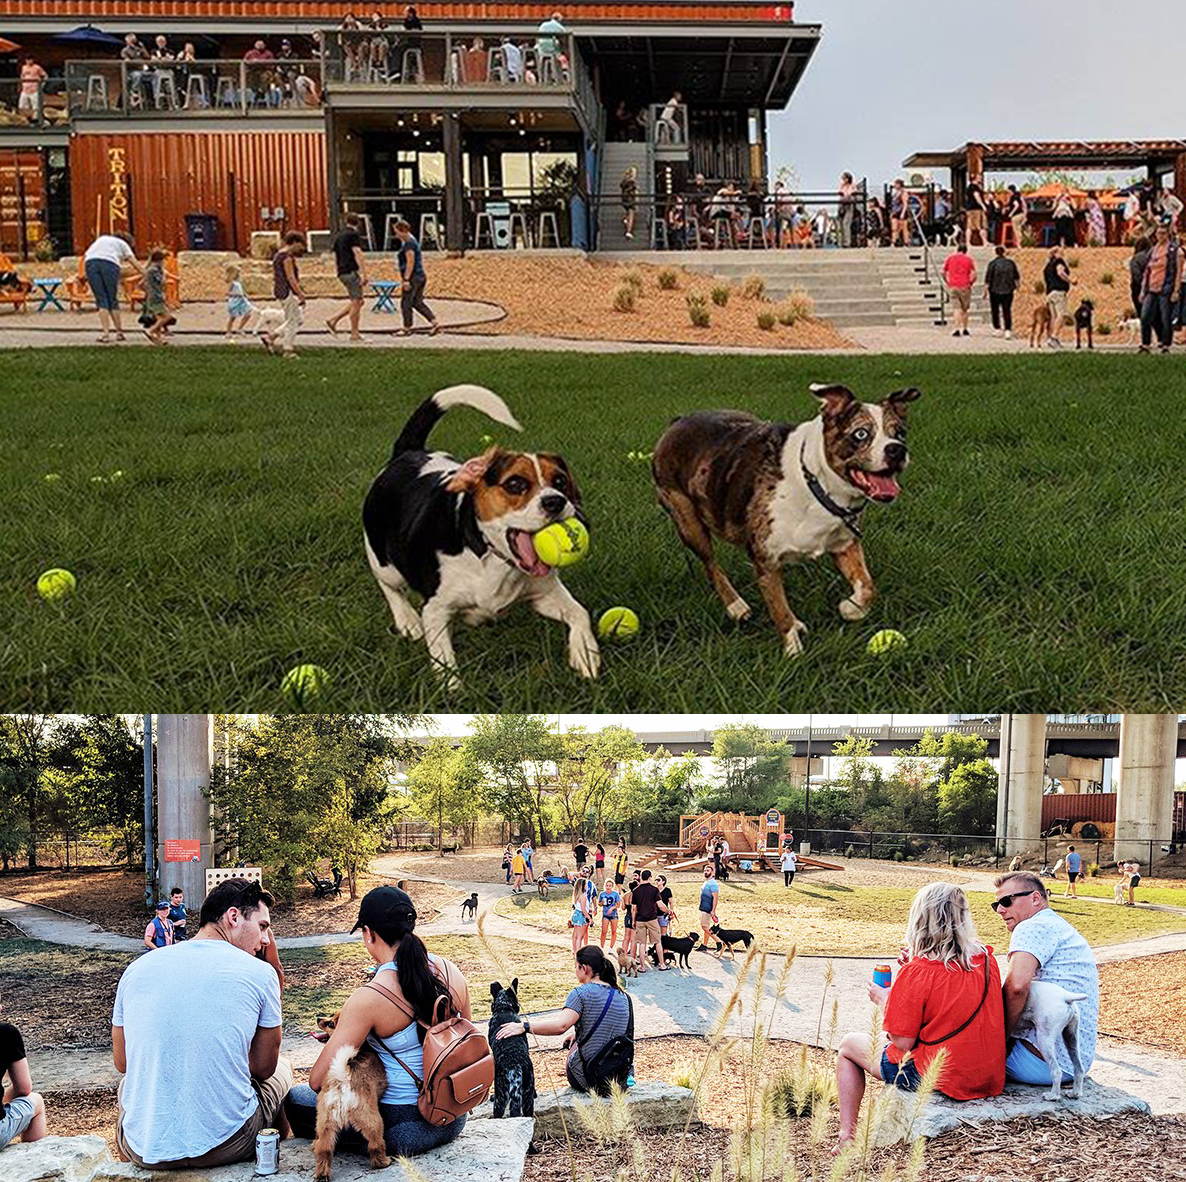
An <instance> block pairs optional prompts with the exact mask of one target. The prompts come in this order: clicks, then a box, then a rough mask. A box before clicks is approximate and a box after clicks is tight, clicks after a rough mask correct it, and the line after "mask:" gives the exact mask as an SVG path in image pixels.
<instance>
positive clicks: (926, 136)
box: [769, 0, 1186, 190]
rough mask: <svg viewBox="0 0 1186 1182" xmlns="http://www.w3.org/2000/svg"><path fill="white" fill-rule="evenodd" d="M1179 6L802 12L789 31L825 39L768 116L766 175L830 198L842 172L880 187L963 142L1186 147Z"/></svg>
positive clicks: (1019, 0)
mask: <svg viewBox="0 0 1186 1182" xmlns="http://www.w3.org/2000/svg"><path fill="white" fill-rule="evenodd" d="M1184 8H1186V6H1184V5H1183V3H1182V0H1126V2H1125V3H1123V4H1117V3H1115V2H1114V0H1075V2H1074V3H1062V4H1046V3H1041V2H1035V0H995V3H992V4H985V3H975V2H972V3H969V0H955V3H946V4H942V3H931V4H885V3H879V2H878V0H797V2H796V4H795V19H796V20H798V21H802V22H806V23H810V24H815V23H819V24H822V25H823V36H822V40H821V43H820V45H819V48H818V49H817V50H816V53H815V56H814V58H813V59H812V61H811V64H810V65H809V66H808V67H807V73H806V75H805V76H804V78H803V81H802V82H801V83H800V85H799V88H798V90H797V91H796V92H795V95H794V97H793V98H792V100H791V105H790V106H789V107H788V108H787V110H786V111H785V112H780V113H777V114H772V115H771V116H770V120H769V130H770V140H771V143H770V165H771V173H772V175H773V174H774V173H776V172H777V170H778V168H779V167H780V166H781V165H790V166H791V167H792V168H793V169H794V171H795V173H796V175H797V183H798V186H799V187H800V188H801V189H804V190H834V189H835V188H836V185H837V183H838V178H839V175H840V173H841V172H842V171H843V170H845V169H847V170H848V171H850V172H852V173H853V175H854V176H856V178H857V179H858V180H859V179H860V178H861V177H862V176H867V177H868V178H869V182H870V186H871V187H872V186H874V185H876V186H880V185H881V184H882V183H883V182H886V181H890V180H892V179H893V178H894V177H895V176H896V175H898V173H899V172H900V171H901V164H902V161H903V160H904V159H905V158H906V157H907V156H909V155H910V154H911V153H912V152H915V151H918V150H920V149H926V150H936V149H938V150H949V149H951V148H954V147H957V146H958V145H960V144H964V143H967V142H968V141H969V140H1034V139H1075V140H1084V139H1087V140H1102V139H1160V138H1167V139H1179V138H1186V116H1184V115H1183V112H1182V106H1181V103H1180V102H1178V101H1177V100H1178V99H1179V98H1180V96H1181V93H1182V90H1181V78H1182V76H1183V73H1184V72H1186V32H1184V31H1183V24H1182V16H1183V10H1184ZM947 175H948V174H947V173H946V171H944V172H942V173H940V174H939V175H937V176H936V178H935V179H936V180H943V179H946V177H947ZM1127 179H1128V178H1127V177H1117V178H1116V180H1117V181H1118V182H1122V181H1125V180H1127Z"/></svg>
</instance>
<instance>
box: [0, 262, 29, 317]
mask: <svg viewBox="0 0 1186 1182" xmlns="http://www.w3.org/2000/svg"><path fill="white" fill-rule="evenodd" d="M0 271H12V272H14V273H16V264H15V263H14V262H13V261H12V259H10V258H9V257H8V255H6V254H0ZM32 290H33V284H32V282H31V281H30V280H28V279H26V278H25V277H24V276H23V275H20V274H19V273H18V274H17V286H16V287H4V288H0V304H12V306H13V307H14V308H16V310H17V311H18V312H25V311H27V310H28V309H27V305H28V303H29V292H30V291H32Z"/></svg>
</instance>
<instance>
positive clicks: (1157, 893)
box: [1050, 874, 1186, 907]
mask: <svg viewBox="0 0 1186 1182" xmlns="http://www.w3.org/2000/svg"><path fill="white" fill-rule="evenodd" d="M1116 882H1117V878H1116V876H1115V875H1113V874H1104V875H1103V876H1102V877H1100V878H1088V879H1085V880H1084V879H1081V880H1080V881H1079V882H1077V883H1076V884H1075V886H1076V889H1077V890H1078V892H1079V894H1080V895H1090V896H1093V897H1094V898H1097V899H1111V898H1112V892H1113V890H1114V888H1115V886H1116ZM1050 889H1051V891H1052V892H1057V893H1058V894H1059V895H1061V894H1062V892H1063V891H1065V890H1066V889H1067V886H1066V883H1065V882H1063V883H1061V884H1059V883H1056V882H1052V883H1051V884H1050ZM1137 900H1138V901H1139V902H1141V903H1165V904H1168V905H1169V906H1170V907H1186V887H1146V886H1145V884H1144V883H1143V882H1142V883H1141V884H1140V886H1138V887H1137Z"/></svg>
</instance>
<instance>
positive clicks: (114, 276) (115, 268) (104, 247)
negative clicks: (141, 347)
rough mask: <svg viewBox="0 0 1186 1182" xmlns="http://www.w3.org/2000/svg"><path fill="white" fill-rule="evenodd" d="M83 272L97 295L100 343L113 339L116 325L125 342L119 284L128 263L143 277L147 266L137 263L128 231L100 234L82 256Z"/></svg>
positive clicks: (118, 337) (95, 295) (93, 293)
mask: <svg viewBox="0 0 1186 1182" xmlns="http://www.w3.org/2000/svg"><path fill="white" fill-rule="evenodd" d="M82 266H83V271H84V273H85V274H86V281H87V283H89V284H90V288H91V294H92V295H93V296H94V297H95V307H96V308H97V309H98V312H99V326H100V328H101V329H102V332H101V333H100V334H99V344H101V345H105V344H107V342H108V341H109V340H111V329H112V326H114V327H115V339H116V340H117V341H125V340H127V337H125V336H124V327H123V324H122V323H121V321H120V316H119V284H120V278H121V276H122V274H123V268H124V267H125V266H128V267H130V268H131V269H132V270H133V271H135V272H136V274H137V275H139V276H141V278H143V276H144V268H143V267H141V266H140V264H139V263H138V262H136V254H135V251H133V250H132V238H131V236H130V235H128V234H123V233H119V234H100V235H99V237H98V238H96V239H95V240H94V242H92V243H91V244H90V246H89V247H87V252H86V254H85V255H83V256H82Z"/></svg>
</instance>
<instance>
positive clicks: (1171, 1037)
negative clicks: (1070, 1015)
mask: <svg viewBox="0 0 1186 1182" xmlns="http://www.w3.org/2000/svg"><path fill="white" fill-rule="evenodd" d="M1183 1014H1186V952H1167V953H1165V954H1163V955H1161V956H1140V957H1137V958H1135V959H1133V960H1122V961H1117V962H1115V963H1114V964H1105V965H1101V966H1100V1015H1101V1018H1100V1033H1101V1034H1107V1035H1111V1036H1112V1037H1114V1038H1123V1039H1126V1040H1127V1041H1129V1042H1137V1043H1143V1044H1144V1045H1145V1046H1148V1047H1156V1048H1157V1049H1158V1050H1163V1051H1171V1052H1173V1053H1174V1054H1176V1055H1186V1020H1184V1019H1183Z"/></svg>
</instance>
